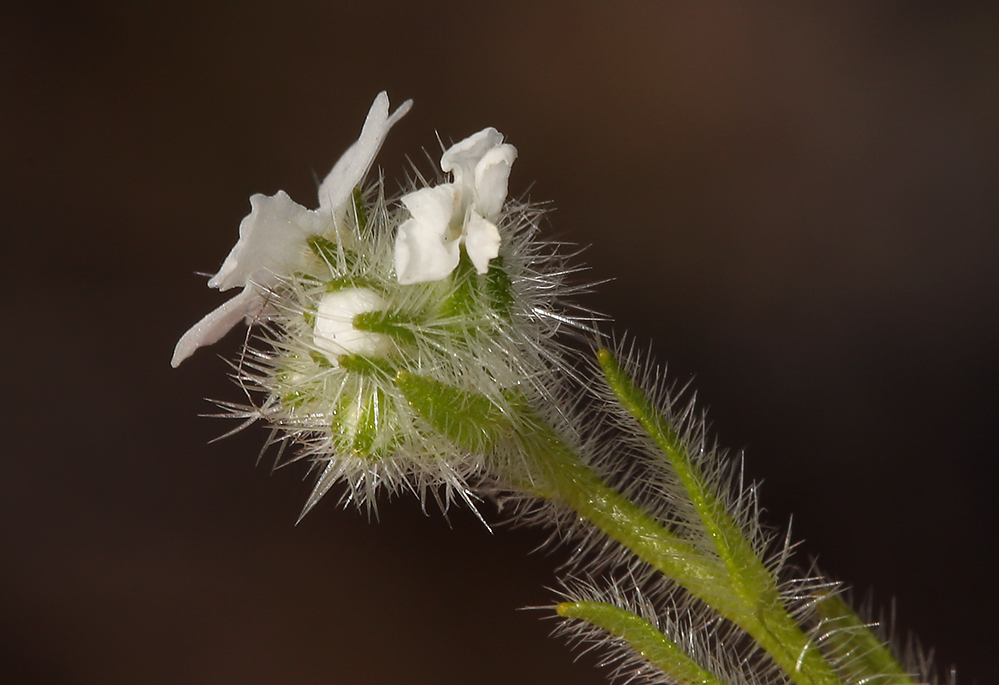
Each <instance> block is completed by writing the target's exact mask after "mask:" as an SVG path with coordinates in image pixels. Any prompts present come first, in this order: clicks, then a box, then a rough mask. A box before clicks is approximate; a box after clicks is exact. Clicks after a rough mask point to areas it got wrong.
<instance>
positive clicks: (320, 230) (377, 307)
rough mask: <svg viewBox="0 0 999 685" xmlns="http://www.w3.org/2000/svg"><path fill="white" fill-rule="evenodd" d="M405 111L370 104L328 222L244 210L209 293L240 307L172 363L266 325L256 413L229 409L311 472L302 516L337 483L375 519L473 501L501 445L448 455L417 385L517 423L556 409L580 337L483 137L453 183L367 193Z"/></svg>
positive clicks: (489, 136) (301, 214) (330, 191)
mask: <svg viewBox="0 0 999 685" xmlns="http://www.w3.org/2000/svg"><path fill="white" fill-rule="evenodd" d="M406 109H408V103H407V104H405V105H403V106H402V107H401V108H399V109H398V110H397V111H396V113H395V114H393V115H391V116H389V114H388V100H387V98H386V97H385V96H384V94H382V95H380V96H379V98H378V99H376V101H375V104H374V105H372V108H371V111H370V112H369V114H368V119H367V121H366V122H365V125H364V129H363V130H362V132H361V136H360V138H359V139H358V141H357V142H356V143H355V144H354V145H353V146H352V147H351V148H350V149H349V150H348V151H347V152H346V153H345V154H344V155H343V157H341V158H340V161H338V162H337V164H336V165H335V166H334V168H333V170H332V171H331V172H330V174H329V175H328V176H327V177H326V179H325V180H324V181H323V182H322V184H321V185H320V188H319V208H318V209H315V210H313V209H307V208H305V207H302V206H301V205H298V204H296V203H295V202H294V201H292V200H291V199H290V198H289V197H288V196H287V195H286V194H285V193H283V192H279V193H277V194H275V195H273V196H270V197H268V196H263V195H255V196H253V197H252V198H251V206H252V211H251V212H250V215H249V216H247V217H246V218H245V219H244V220H243V222H242V223H241V224H240V237H239V241H238V242H237V243H236V246H235V247H234V248H233V250H232V252H231V254H230V255H229V257H228V258H227V259H226V260H225V263H224V264H223V265H222V268H221V269H220V270H219V272H218V273H217V274H216V275H215V276H214V277H212V279H211V281H210V285H211V286H213V287H216V288H219V289H220V290H226V289H229V288H242V290H241V292H240V293H239V294H238V295H236V296H235V297H234V298H232V299H230V300H229V301H228V302H226V303H225V304H223V305H222V306H221V307H219V308H218V309H216V310H215V311H214V312H212V313H211V314H209V315H208V316H207V317H205V318H204V319H203V320H202V321H201V322H200V323H199V324H197V325H196V326H195V327H194V328H192V329H191V330H190V331H188V332H187V333H185V335H184V337H183V338H181V341H180V343H178V345H177V351H176V352H175V355H174V365H176V364H178V363H179V362H180V361H182V360H183V359H184V358H186V357H187V356H188V355H189V354H190V353H191V352H193V351H194V350H195V349H196V348H197V347H200V346H204V345H207V344H210V343H212V342H214V341H215V340H217V339H218V338H219V337H221V336H222V335H223V334H224V333H225V332H226V331H228V330H230V329H231V328H232V327H234V326H235V325H236V324H237V323H238V322H239V321H240V320H241V319H243V318H245V317H246V316H253V317H256V319H255V321H256V322H259V323H261V324H262V325H260V326H257V327H256V329H255V330H256V333H257V335H256V336H254V337H252V338H249V339H248V340H247V343H246V346H245V348H244V350H243V352H242V354H241V355H240V357H239V361H238V362H237V363H236V364H235V367H236V369H237V371H236V379H237V381H238V382H239V383H240V385H241V386H242V387H243V388H244V389H245V390H247V391H248V396H249V397H250V398H252V399H251V403H252V404H251V405H249V406H245V405H233V404H226V403H224V404H223V406H224V407H226V408H227V409H228V410H229V411H230V412H231V413H232V414H233V415H234V416H236V417H239V418H243V419H245V420H247V422H252V421H256V420H264V421H266V422H268V423H269V424H270V425H271V426H273V427H274V428H275V429H276V430H275V433H274V435H275V437H274V438H273V440H274V441H277V442H281V443H282V444H285V443H290V444H295V445H297V446H298V448H299V449H298V451H297V453H296V455H295V456H294V457H292V458H293V459H306V460H308V461H310V462H312V463H313V465H314V467H315V468H316V470H317V471H318V472H319V477H318V480H317V482H316V485H315V489H314V490H313V493H312V495H311V496H310V498H309V500H308V503H307V504H306V509H308V508H310V507H311V506H312V505H314V504H315V503H316V502H317V501H318V500H319V499H320V498H321V497H322V496H323V495H324V494H325V493H326V492H327V491H328V490H329V489H330V488H331V487H332V486H333V485H334V484H335V483H346V485H347V490H346V494H345V495H344V497H345V499H346V500H347V501H352V502H356V503H358V504H361V503H367V504H368V505H369V506H373V505H374V497H373V495H374V493H375V491H376V490H377V489H387V490H389V491H390V492H391V491H393V490H398V489H406V490H411V491H414V492H417V493H420V494H421V495H423V496H426V495H427V493H428V492H429V493H432V496H433V497H435V498H437V499H438V501H441V503H442V504H444V505H445V506H446V504H447V502H448V501H450V500H451V499H453V498H455V497H459V498H462V499H465V500H466V501H470V500H471V498H472V495H471V494H470V489H469V487H468V486H467V485H466V483H467V481H468V480H470V479H475V478H478V477H479V476H480V475H481V474H482V472H483V471H482V469H481V466H482V463H483V462H482V460H483V458H484V457H483V452H484V451H485V447H486V445H487V443H489V444H491V443H490V441H491V440H492V439H493V437H491V436H492V435H493V434H492V433H490V432H489V431H479V432H475V431H473V432H472V433H470V434H468V435H464V434H463V438H462V441H459V442H454V439H453V436H449V435H448V434H447V432H446V431H445V432H444V433H441V432H440V431H438V430H435V429H434V426H432V425H428V419H427V418H426V417H425V416H424V415H423V414H421V413H420V411H419V409H417V408H415V407H414V406H413V404H412V402H411V398H410V396H408V395H407V392H412V389H413V388H414V387H417V386H420V384H422V386H420V387H432V388H438V389H440V388H444V390H440V392H443V393H444V395H446V396H448V397H450V398H451V399H450V400H448V402H449V404H448V406H447V408H446V411H445V412H444V413H445V414H446V415H447V421H449V422H451V423H454V421H452V419H455V418H456V417H460V416H461V415H462V413H464V414H466V415H475V416H483V415H485V416H495V417H499V418H497V419H496V420H497V421H499V419H500V418H502V420H503V421H506V422H509V421H511V420H513V419H512V418H511V417H514V416H517V415H518V414H517V411H518V410H517V408H518V407H521V406H522V405H523V402H524V401H525V398H528V397H534V396H541V395H545V394H547V395H551V394H553V393H557V392H558V388H557V384H556V383H555V382H553V380H552V378H553V374H552V370H553V369H554V368H556V367H558V366H559V365H560V364H562V363H563V362H562V351H561V348H560V347H559V346H558V345H557V343H555V342H554V341H553V336H554V334H555V332H556V331H557V330H559V329H560V328H561V327H563V326H564V325H565V324H566V323H570V324H571V323H573V322H574V319H573V318H572V317H567V316H566V315H565V314H564V313H562V312H561V311H560V307H561V304H562V303H561V302H560V295H561V294H562V293H564V292H566V290H565V287H564V286H563V283H562V280H563V278H564V277H565V275H566V274H567V273H568V271H567V269H566V268H565V266H564V262H563V259H562V258H561V257H560V256H559V255H558V254H557V253H556V252H555V250H554V249H553V248H552V246H551V245H550V244H547V243H543V242H540V241H538V240H537V239H536V237H537V219H538V216H539V213H538V211H537V210H536V209H534V208H532V207H531V206H529V205H524V204H522V203H506V194H507V179H508V177H509V173H510V165H511V164H512V163H513V161H514V159H515V157H516V150H515V149H514V148H513V146H511V145H506V144H504V143H503V137H502V136H501V135H500V134H499V133H497V132H496V130H495V129H491V128H489V129H485V130H484V131H481V132H479V133H477V134H475V135H474V136H471V137H470V138H468V139H466V140H463V141H461V142H460V143H458V144H456V145H454V146H453V147H451V148H450V149H449V150H447V151H446V152H445V153H444V156H443V158H442V160H441V167H442V168H443V169H444V170H445V171H447V172H449V173H450V174H451V175H452V180H451V181H450V182H448V183H442V184H439V185H435V186H430V187H415V188H413V187H411V188H408V189H407V191H405V192H403V194H402V197H401V198H399V199H398V200H395V199H392V198H386V197H385V195H384V187H383V185H382V184H381V182H377V183H375V184H373V185H372V186H369V187H368V188H366V189H359V188H358V187H357V186H358V184H359V183H360V181H361V179H362V178H363V176H364V174H365V172H366V171H367V170H368V167H370V166H371V163H372V159H373V157H374V154H375V153H376V152H377V150H378V147H379V146H380V145H381V142H382V139H383V138H384V136H385V133H387V131H388V129H389V128H390V127H391V126H392V125H393V124H394V123H395V121H396V120H398V118H399V117H400V116H401V115H402V114H403V113H405V111H406ZM499 227H502V235H503V250H502V252H503V254H502V258H497V257H498V256H499V252H500V250H499V247H500V230H501V229H500V228H499ZM407 250H409V251H408V253H407V252H406V251H407ZM434 250H437V251H436V252H434ZM463 251H464V253H465V255H462V252H463ZM407 254H408V255H409V256H407ZM442 255H443V257H442ZM410 257H411V258H410ZM445 277H446V278H445ZM261 343H262V344H261ZM403 379H409V380H408V381H406V380H403ZM404 383H408V384H409V385H407V386H406V387H403V384H404ZM435 392H436V391H435ZM473 396H474V397H475V398H478V399H476V400H474V401H473V404H474V406H465V405H464V404H463V403H464V402H465V399H462V398H468V397H473ZM261 397H262V399H258V398H261ZM490 420H491V419H490ZM503 425H506V424H503ZM480 433H481V434H480ZM280 453H281V454H286V453H287V454H290V453H291V451H287V452H286V451H285V450H283V449H282V450H280ZM504 454H505V455H506V456H504V458H510V459H520V458H521V457H520V456H519V455H515V454H514V453H512V452H511V453H509V454H506V453H504ZM440 486H443V488H441V487H440Z"/></svg>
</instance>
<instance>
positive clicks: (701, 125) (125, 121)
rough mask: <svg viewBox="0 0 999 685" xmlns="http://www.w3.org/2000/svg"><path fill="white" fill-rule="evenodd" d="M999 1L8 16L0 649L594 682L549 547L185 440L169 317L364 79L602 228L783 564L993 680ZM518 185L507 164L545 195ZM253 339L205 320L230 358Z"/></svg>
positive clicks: (187, 318) (142, 661) (620, 280)
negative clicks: (819, 576)
mask: <svg viewBox="0 0 999 685" xmlns="http://www.w3.org/2000/svg"><path fill="white" fill-rule="evenodd" d="M997 8H999V6H997V5H996V4H995V3H986V2H982V3H979V4H971V3H961V2H946V3H944V2H903V1H901V0H898V1H895V2H887V1H873V2H837V3H820V2H791V1H781V2H773V3H754V2H711V3H708V2H685V3H673V2H616V3H606V4H605V3H596V2H576V3H568V2H564V3H559V2H531V3H526V2H507V3H494V4H493V5H492V6H488V7H487V6H486V5H477V4H475V3H467V2H466V3H459V2H436V3H432V4H431V3H426V4H420V3H413V4H404V3H389V2H371V1H369V2H352V3H340V2H284V3H273V4H270V5H269V4H265V3H255V2H205V3H194V2H185V1H183V0H175V1H174V2H170V3H161V2H145V3H126V2H121V3H111V2H87V3H82V2H61V3H58V4H48V3H35V4H32V5H31V6H30V8H28V7H26V6H22V7H20V8H19V9H12V8H8V9H7V10H6V11H5V13H4V15H5V16H4V20H3V22H2V24H0V160H2V161H0V174H2V176H0V199H2V209H3V242H2V248H3V251H2V254H3V256H4V257H5V270H4V279H5V282H6V283H5V287H4V292H5V294H6V296H5V298H4V303H5V309H6V315H5V316H4V317H3V326H4V333H3V335H2V337H0V339H2V345H3V349H4V351H5V358H6V364H5V368H6V377H7V378H8V382H7V384H6V385H7V388H8V390H7V393H6V397H7V401H6V402H5V405H4V409H3V411H2V416H3V418H4V423H5V442H6V447H5V448H4V452H5V455H4V458H3V460H2V462H0V544H2V548H0V549H2V550H3V551H2V552H0V588H2V589H0V679H2V680H4V682H11V683H74V684H76V683H112V684H114V683H137V682H141V683H178V682H184V683H274V682H282V683H298V684H305V683H344V684H347V685H354V684H367V683H512V682H523V683H545V684H548V683H563V682H564V683H569V682H571V683H578V684H581V683H599V682H603V681H604V679H603V675H602V674H601V673H599V672H596V671H594V670H593V669H592V668H591V666H592V663H593V661H594V659H593V658H591V657H584V658H583V659H582V660H581V661H580V662H579V663H575V664H574V663H573V655H572V653H570V652H569V651H568V650H566V649H565V648H564V646H563V645H562V644H560V643H559V642H558V641H556V640H549V639H548V638H547V637H546V634H547V631H548V630H549V629H550V627H551V624H550V623H549V622H545V621H541V620H539V619H540V617H541V614H540V613H539V612H530V611H516V609H517V608H519V607H524V606H530V605H538V604H543V603H545V602H547V601H549V599H550V597H551V595H550V593H549V592H548V591H546V590H545V589H544V586H545V585H546V584H547V585H550V584H552V569H553V567H554V566H555V565H556V564H557V563H558V560H559V558H560V555H559V554H558V553H553V554H548V555H543V554H529V551H530V549H531V548H532V546H533V545H534V544H535V543H536V542H537V541H538V539H539V537H538V536H537V535H535V534H531V533H527V532H523V531H519V532H510V531H504V530H500V531H498V532H497V533H495V534H493V535H490V534H489V533H487V532H486V531H485V530H484V529H483V528H482V527H481V526H480V525H478V524H477V523H476V522H475V521H474V520H473V519H472V517H471V516H470V515H469V514H468V513H467V512H464V511H455V512H452V515H451V517H450V526H449V524H448V523H447V522H446V521H445V520H443V518H442V517H441V516H439V515H437V514H433V515H431V516H429V517H424V516H423V515H422V514H421V513H420V512H419V508H418V506H417V505H416V504H415V503H414V502H412V501H410V500H400V501H395V502H390V503H385V504H384V506H383V507H382V508H381V521H380V522H377V523H375V522H370V523H369V522H368V521H367V520H366V519H365V517H364V516H363V515H360V514H358V513H356V512H354V511H346V512H344V511H340V510H338V509H337V508H336V507H335V506H334V503H333V501H332V500H330V501H327V502H325V504H324V505H322V506H320V507H318V509H317V510H316V511H314V512H313V513H311V514H310V515H309V516H308V517H307V518H306V519H305V521H304V522H303V523H302V524H300V525H299V526H297V527H296V526H295V525H294V522H295V518H296V516H297V513H298V511H299V508H300V507H301V505H302V503H303V502H304V501H305V497H306V494H307V492H308V489H309V486H308V484H307V483H304V482H302V476H303V473H304V470H303V469H301V468H295V467H292V468H288V469H284V470H281V471H278V472H276V473H273V474H272V473H270V471H269V469H268V468H267V466H266V464H261V465H260V466H257V467H255V466H254V459H255V457H256V455H257V451H258V449H259V445H260V444H261V442H262V440H263V438H264V436H265V433H264V431H263V430H262V429H259V428H257V429H254V430H250V431H247V432H245V433H244V434H241V435H238V436H236V437H234V438H232V439H228V440H225V441H222V442H219V443H214V444H207V441H208V440H209V439H210V438H212V437H214V436H216V435H218V434H219V433H221V432H222V431H224V430H226V429H228V428H229V427H230V426H229V425H228V424H225V423H222V422H219V421H215V420H210V419H199V418H197V417H196V414H198V413H199V412H201V413H204V412H210V411H212V407H211V405H209V404H208V403H206V402H204V401H203V400H202V399H201V398H202V397H216V398H228V399H239V393H238V390H237V389H236V388H235V387H234V386H231V385H230V384H229V383H228V382H227V381H226V379H225V377H224V375H225V372H226V366H225V364H224V363H223V362H222V361H221V360H220V359H219V358H218V357H217V356H216V355H215V354H213V353H212V352H201V353H200V354H198V355H196V356H195V357H194V358H193V359H192V360H190V361H189V362H187V363H186V364H185V365H184V366H183V367H182V368H181V369H179V370H177V371H172V370H171V369H170V367H169V364H168V360H169V357H170V353H171V350H172V347H173V344H174V342H175V340H176V339H177V337H178V336H179V335H180V334H181V333H182V332H183V331H184V330H185V329H186V328H187V327H188V326H189V325H191V324H192V323H193V322H194V321H195V320H197V319H198V318H199V317H200V316H201V315H202V314H204V313H205V312H207V311H208V310H209V309H210V308H212V307H214V306H215V305H216V304H217V303H219V302H221V301H222V299H223V297H222V296H221V295H219V293H217V292H215V291H210V290H208V289H207V288H206V287H205V285H204V278H202V277H199V276H196V275H194V274H195V272H213V271H215V270H216V269H217V267H218V265H219V264H220V263H221V261H222V259H223V257H224V256H225V254H226V253H227V251H228V249H229V247H230V246H231V245H232V243H233V242H234V240H235V237H236V228H237V225H238V222H239V220H240V219H241V218H242V216H243V215H244V214H245V213H246V212H247V211H248V210H249V204H248V202H247V198H248V196H249V195H250V194H251V193H254V192H264V193H273V192H275V191H276V190H278V189H284V190H286V191H288V192H289V193H290V194H291V196H292V197H294V198H295V199H297V200H298V201H299V202H302V203H303V204H306V205H311V204H312V203H313V200H314V192H315V185H314V176H313V174H315V175H317V176H322V175H323V174H324V173H325V172H326V171H327V170H328V168H329V166H330V165H331V164H332V162H333V161H334V160H335V159H336V157H337V156H338V155H339V154H340V152H342V150H343V149H344V148H345V147H346V145H347V144H349V143H350V142H351V141H352V140H353V139H354V137H355V136H356V135H357V132H358V131H359V127H360V124H361V122H362V120H363V117H364V114H365V112H366V110H367V107H368V105H369V103H370V102H371V99H372V97H373V96H374V94H375V93H376V92H377V91H379V90H381V89H387V90H388V91H389V94H390V95H391V97H392V98H393V101H394V102H401V101H402V100H403V99H405V98H407V97H412V98H414V99H415V101H416V105H415V107H414V109H413V111H412V113H411V114H410V115H409V116H408V117H407V118H406V119H405V120H404V121H403V122H402V124H400V125H399V126H398V127H397V129H396V130H394V131H393V133H392V135H391V136H390V137H389V141H388V144H387V145H386V147H385V149H384V151H383V154H382V155H381V157H380V158H379V163H380V164H381V166H382V167H383V168H384V169H385V170H386V175H387V177H388V178H389V180H390V183H393V184H394V183H395V182H397V181H398V180H399V179H401V178H402V175H403V168H404V165H405V159H406V156H407V155H409V156H411V157H412V158H413V159H416V160H419V161H421V162H422V160H423V157H422V155H421V154H420V152H419V150H420V149H421V148H428V149H430V150H432V151H436V150H437V149H438V147H437V142H436V138H435V131H437V132H439V133H440V135H441V137H442V138H443V139H445V140H449V139H458V138H461V137H463V136H465V135H467V134H469V133H471V132H474V131H476V130H478V129H480V128H482V127H483V126H486V125H493V126H496V127H497V128H499V129H500V130H501V131H503V132H504V133H505V134H507V136H508V138H509V140H510V141H511V142H513V143H514V144H515V145H516V146H517V147H518V148H519V149H520V153H521V156H520V159H519V160H518V161H517V164H516V165H515V167H514V173H513V179H512V183H511V188H512V192H513V193H514V194H521V193H525V192H529V194H530V196H531V197H532V198H534V199H537V200H542V199H550V200H552V201H553V203H554V206H555V208H556V211H555V212H554V213H553V214H552V215H551V235H552V236H554V237H559V238H562V239H566V240H570V241H574V242H576V243H580V244H585V245H592V246H593V247H592V248H591V249H589V250H588V251H587V253H586V254H585V259H586V260H587V261H588V262H589V263H590V264H591V265H592V270H591V271H590V272H589V274H588V276H589V277H592V278H594V279H604V278H614V279H616V280H614V281H613V282H611V283H609V284H606V285H604V286H602V287H601V289H600V293H599V294H598V295H594V296H592V297H590V298H588V299H587V300H586V301H585V304H587V305H590V306H592V307H595V308H597V309H600V310H603V311H607V312H610V313H612V314H613V315H614V316H615V318H616V319H617V323H616V329H617V330H618V331H628V332H629V333H630V334H632V335H634V336H635V337H636V338H637V339H638V340H640V341H642V343H643V344H645V343H646V341H654V348H655V350H656V352H657V354H658V356H659V357H660V359H662V360H663V361H669V363H670V365H671V366H670V368H671V371H672V374H673V377H674V378H676V379H678V380H680V381H681V382H685V381H687V380H689V379H690V378H692V377H694V375H695V373H696V378H695V381H696V387H697V388H698V391H699V396H700V398H701V399H702V400H703V401H704V402H705V403H706V404H707V405H709V406H710V408H711V417H712V419H713V424H714V426H715V427H716V429H717V432H718V434H719V435H720V437H721V439H722V441H723V443H724V444H726V445H729V446H732V447H733V448H746V449H747V460H748V469H749V472H750V474H751V475H752V476H753V477H754V478H762V479H765V481H766V484H765V487H764V489H763V502H764V503H765V504H766V505H767V507H768V512H767V518H768V520H769V521H770V522H771V523H773V524H775V525H784V524H786V522H787V520H788V518H789V516H790V514H791V512H793V513H794V517H795V518H794V522H795V527H794V530H795V535H796V537H797V538H799V539H804V541H805V542H804V544H803V546H802V548H801V550H802V551H801V553H802V557H801V558H802V559H803V560H804V559H807V558H808V557H809V556H816V555H817V556H818V557H819V560H820V563H821V564H823V566H824V567H825V568H827V569H828V570H830V571H831V572H833V573H835V574H836V575H837V576H838V577H840V578H843V579H846V580H849V581H851V582H853V583H854V584H855V585H856V586H857V587H858V588H859V589H860V591H861V592H862V593H863V592H865V591H867V590H868V589H870V588H874V589H875V590H876V594H875V598H876V600H878V601H880V602H881V603H883V604H884V603H887V602H888V601H889V599H890V597H892V596H894V597H896V598H897V600H898V616H899V619H900V623H901V625H902V627H904V628H906V629H911V630H914V631H916V632H917V633H918V634H919V635H920V636H921V637H922V638H923V640H924V641H925V642H926V643H928V644H932V645H935V646H936V647H937V653H938V656H939V659H940V665H941V667H946V666H948V665H950V664H952V663H953V664H956V665H957V666H958V669H959V676H960V682H961V683H965V684H967V683H973V682H976V681H977V682H978V683H982V684H983V685H984V683H988V682H995V681H997V679H999V668H997V666H996V659H995V648H996V647H997V645H999V639H997V638H999V628H997V625H999V624H997V620H996V619H997V617H999V590H997V589H996V582H997V581H996V578H997V575H999V562H997V561H996V559H995V557H994V556H993V555H992V554H993V552H994V550H995V548H996V546H997V543H999V534H997V511H999V505H997V499H996V495H995V492H996V476H997V468H996V465H995V460H996V448H995V446H996V443H997V439H999V429H997V421H996V410H997V405H999V401H997V400H999V391H997V381H999V361H997V353H999V336H997V333H999V322H997V313H999V306H997V305H999V283H997V267H999V230H997V229H999V225H997V219H999V200H997V193H996V189H997V180H999V179H997V171H999V126H997V122H999V9H997ZM532 184H533V185H532ZM238 337H239V336H238V335H233V336H232V337H231V339H227V340H226V342H225V343H224V344H223V345H220V346H218V347H217V348H216V351H217V352H219V353H223V354H230V353H232V352H233V351H234V350H235V349H236V346H237V342H238V341H237V338H238Z"/></svg>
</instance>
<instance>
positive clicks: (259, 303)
mask: <svg viewBox="0 0 999 685" xmlns="http://www.w3.org/2000/svg"><path fill="white" fill-rule="evenodd" d="M263 307H264V297H263V296H262V295H261V294H260V293H259V292H258V291H257V289H256V288H254V287H253V285H252V284H251V285H247V286H246V287H245V288H243V292H241V293H240V294H238V295H236V296H235V297H231V298H229V299H228V300H226V301H225V302H224V303H222V306H220V307H217V308H216V309H213V310H212V311H210V312H208V314H207V315H206V316H205V317H204V318H203V319H201V321H199V322H198V323H196V324H194V325H193V326H191V327H190V328H189V329H188V330H187V332H186V333H184V335H182V336H181V337H180V340H178V341H177V346H176V347H174V350H173V359H171V360H170V365H171V366H172V367H174V368H177V367H178V366H180V363H181V362H182V361H184V360H185V359H187V358H188V357H190V356H191V355H192V354H194V351H195V350H196V349H198V348H199V347H205V346H207V345H212V344H214V343H216V342H218V341H219V340H221V339H222V336H224V335H225V334H226V333H228V332H229V331H231V330H232V328H233V326H235V325H236V324H238V323H239V322H240V321H242V320H243V319H244V318H247V317H252V316H254V315H255V314H256V313H257V312H258V311H260V310H261V309H263Z"/></svg>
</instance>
